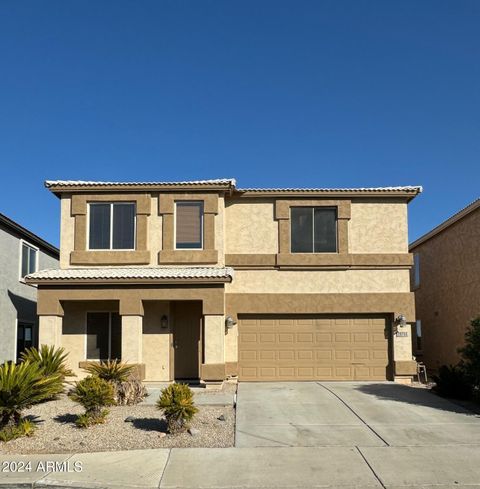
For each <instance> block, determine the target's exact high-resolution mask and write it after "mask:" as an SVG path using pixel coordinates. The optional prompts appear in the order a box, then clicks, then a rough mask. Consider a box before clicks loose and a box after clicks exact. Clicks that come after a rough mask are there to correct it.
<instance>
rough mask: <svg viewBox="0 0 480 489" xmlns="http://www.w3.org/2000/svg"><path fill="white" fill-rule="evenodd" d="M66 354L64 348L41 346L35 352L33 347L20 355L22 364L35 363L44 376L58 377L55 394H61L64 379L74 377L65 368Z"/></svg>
mask: <svg viewBox="0 0 480 489" xmlns="http://www.w3.org/2000/svg"><path fill="white" fill-rule="evenodd" d="M67 357H68V353H65V348H55V347H54V346H48V345H41V346H40V349H39V350H37V349H36V348H35V347H32V348H28V349H27V350H26V351H24V352H23V353H22V354H21V360H22V362H30V363H37V364H38V365H39V366H40V368H41V369H42V372H43V375H45V376H52V375H53V376H58V377H59V382H58V385H57V389H56V390H57V392H55V393H54V394H53V396H52V397H54V396H55V395H56V394H60V393H61V392H63V388H64V382H65V379H66V377H74V376H75V374H74V373H73V372H72V371H71V370H70V369H69V368H68V367H67V363H66V361H67Z"/></svg>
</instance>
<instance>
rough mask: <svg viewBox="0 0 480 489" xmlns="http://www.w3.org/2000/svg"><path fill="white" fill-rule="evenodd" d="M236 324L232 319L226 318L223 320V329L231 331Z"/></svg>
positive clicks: (230, 317)
mask: <svg viewBox="0 0 480 489" xmlns="http://www.w3.org/2000/svg"><path fill="white" fill-rule="evenodd" d="M236 324H237V321H235V319H233V318H232V316H227V317H226V318H225V329H226V330H229V329H232V328H233V327H234V326H235V325H236Z"/></svg>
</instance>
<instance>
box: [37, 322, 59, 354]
mask: <svg viewBox="0 0 480 489" xmlns="http://www.w3.org/2000/svg"><path fill="white" fill-rule="evenodd" d="M62 320H63V318H62V316H39V320H38V344H39V346H40V345H49V346H50V345H53V346H55V347H59V346H62Z"/></svg>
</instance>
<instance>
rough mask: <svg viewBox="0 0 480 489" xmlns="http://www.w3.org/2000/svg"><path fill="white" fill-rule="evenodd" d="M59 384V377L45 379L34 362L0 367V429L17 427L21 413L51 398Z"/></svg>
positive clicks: (40, 369) (8, 364) (41, 370)
mask: <svg viewBox="0 0 480 489" xmlns="http://www.w3.org/2000/svg"><path fill="white" fill-rule="evenodd" d="M59 383H61V376H60V374H52V375H48V376H46V375H44V372H43V369H42V368H41V367H40V365H38V364H37V363H36V362H34V363H30V362H29V361H25V362H22V363H20V364H18V365H15V364H14V363H4V364H3V365H0V429H3V428H5V427H6V426H14V425H15V426H18V425H19V424H20V421H21V415H22V411H24V410H25V409H27V408H28V407H30V406H32V405H33V404H36V403H38V402H42V401H44V400H46V399H49V398H51V397H52V396H53V395H55V393H56V392H57V391H58V385H59Z"/></svg>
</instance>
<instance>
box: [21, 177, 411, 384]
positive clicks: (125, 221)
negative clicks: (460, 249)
mask: <svg viewBox="0 0 480 489" xmlns="http://www.w3.org/2000/svg"><path fill="white" fill-rule="evenodd" d="M46 186H47V188H49V189H50V191H52V192H53V193H54V194H55V195H56V196H57V197H59V198H60V200H61V216H62V217H61V246H60V269H57V270H47V271H41V272H38V273H34V274H32V275H30V276H29V277H28V279H27V281H28V282H29V283H32V284H36V285H38V292H39V303H38V313H39V315H40V341H41V342H42V343H48V344H54V345H59V346H60V345H61V346H64V347H65V348H66V349H67V350H68V351H69V354H70V356H69V360H70V363H71V366H72V368H74V369H75V371H76V372H77V373H79V374H80V373H81V370H80V368H81V367H82V365H84V364H85V361H87V360H100V359H107V358H121V359H122V360H124V361H127V362H129V363H134V364H138V366H139V367H138V371H139V372H140V374H141V375H142V377H143V378H144V379H145V380H147V381H171V380H175V379H197V380H198V379H201V380H203V381H206V382H215V381H222V380H223V379H225V378H226V377H228V376H234V375H238V377H239V379H240V380H243V381H262V380H265V381H282V380H317V379H318V380H385V379H391V380H393V379H395V380H398V381H403V382H408V381H409V380H410V379H411V376H412V375H413V374H414V373H415V371H416V364H415V362H413V361H412V350H411V338H410V333H409V332H410V324H411V323H415V311H414V297H413V293H411V292H410V281H409V280H410V279H409V276H410V268H411V266H412V255H410V254H409V253H408V236H407V203H408V202H409V201H410V200H412V199H413V198H414V197H415V196H416V195H417V194H418V193H419V192H420V191H421V188H420V187H391V188H390V187H388V188H359V189H348V188H346V189H328V188H326V189H292V188H287V189H240V188H237V187H236V183H235V181H234V180H205V181H194V182H173V183H162V182H151V183H129V182H120V183H118V182H117V183H115V182H82V181H48V182H46ZM408 323H410V324H408Z"/></svg>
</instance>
